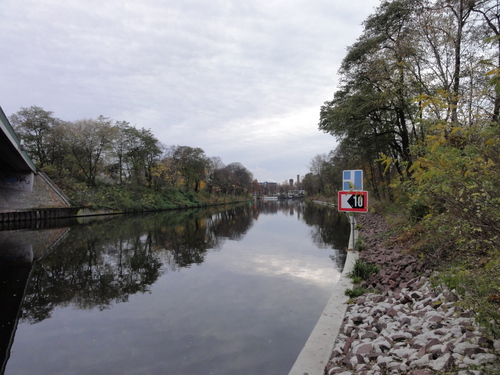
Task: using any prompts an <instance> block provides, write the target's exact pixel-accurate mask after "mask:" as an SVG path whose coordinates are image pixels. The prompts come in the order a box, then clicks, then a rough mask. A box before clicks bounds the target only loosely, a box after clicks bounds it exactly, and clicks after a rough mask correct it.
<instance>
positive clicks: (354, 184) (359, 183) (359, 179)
mask: <svg viewBox="0 0 500 375" xmlns="http://www.w3.org/2000/svg"><path fill="white" fill-rule="evenodd" d="M342 190H344V191H349V190H353V191H358V190H363V171H362V170H361V169H354V170H350V171H344V173H343V174H342Z"/></svg>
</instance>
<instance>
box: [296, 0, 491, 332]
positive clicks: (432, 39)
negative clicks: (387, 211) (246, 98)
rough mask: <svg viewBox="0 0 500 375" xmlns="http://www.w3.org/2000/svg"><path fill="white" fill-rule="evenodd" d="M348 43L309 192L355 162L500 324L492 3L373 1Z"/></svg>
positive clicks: (424, 252) (424, 248)
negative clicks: (333, 142)
mask: <svg viewBox="0 0 500 375" xmlns="http://www.w3.org/2000/svg"><path fill="white" fill-rule="evenodd" d="M363 25H364V30H363V32H362V34H361V35H360V36H359V38H358V39H357V41H356V42H355V43H354V44H353V45H351V46H350V47H349V48H348V49H347V54H346V56H345V57H344V59H343V61H342V64H341V67H340V70H339V76H340V86H339V88H338V89H337V91H335V93H334V95H333V99H331V100H329V101H327V102H325V104H324V105H323V106H322V107H321V111H320V122H319V129H320V130H322V131H324V132H326V133H329V134H331V135H333V136H335V137H336V139H337V141H338V147H337V148H336V149H335V150H333V151H332V152H331V153H330V154H329V155H318V156H317V157H316V158H315V159H314V160H313V161H312V162H311V173H309V174H308V175H306V176H305V178H304V180H303V183H304V188H305V189H307V190H308V192H309V193H316V194H326V195H328V194H331V195H333V194H334V193H335V191H336V190H337V189H338V188H339V187H340V186H341V183H340V179H341V176H342V174H341V171H342V170H345V169H363V170H364V171H365V177H366V181H365V184H366V185H367V186H366V187H367V188H368V189H369V190H370V191H371V195H372V197H375V198H377V199H378V200H380V201H383V202H384V206H385V207H387V206H388V205H387V202H388V201H390V202H392V203H393V206H392V207H394V205H395V206H396V209H395V210H394V212H392V215H391V216H392V217H393V218H395V217H396V216H398V217H399V221H398V223H399V224H400V227H401V228H402V229H404V233H405V234H404V235H402V236H401V240H405V241H407V243H408V246H407V248H408V249H409V250H412V251H414V252H415V253H416V254H419V255H421V256H422V257H423V258H425V259H427V260H428V261H435V262H436V263H440V264H441V265H446V266H447V267H448V268H447V271H446V272H443V273H442V274H441V275H442V277H443V278H444V279H446V280H447V282H448V284H449V285H450V286H451V287H452V288H453V289H455V290H458V291H460V292H461V294H462V296H463V298H464V300H463V303H464V304H465V305H468V306H473V307H474V310H475V311H476V313H477V315H478V318H479V319H481V320H482V321H483V322H485V323H486V325H488V326H489V327H490V328H491V329H492V331H494V332H496V334H497V335H499V333H500V326H499V324H500V249H499V246H498V243H499V240H500V237H499V236H500V165H499V163H500V124H499V116H500V2H499V1H498V0H394V1H383V2H382V3H381V5H380V6H379V7H378V8H377V9H376V11H375V12H374V13H373V14H372V15H370V16H369V17H368V18H367V19H366V20H365V22H364V24H363Z"/></svg>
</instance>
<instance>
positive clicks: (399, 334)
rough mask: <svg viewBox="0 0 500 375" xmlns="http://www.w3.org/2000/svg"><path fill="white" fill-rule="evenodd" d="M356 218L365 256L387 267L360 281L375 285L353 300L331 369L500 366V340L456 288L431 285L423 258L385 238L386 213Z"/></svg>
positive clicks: (366, 373) (419, 371) (485, 370)
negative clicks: (382, 216)
mask: <svg viewBox="0 0 500 375" xmlns="http://www.w3.org/2000/svg"><path fill="white" fill-rule="evenodd" d="M358 222H361V224H362V229H361V235H363V237H364V238H365V239H366V245H367V250H364V251H361V252H360V254H359V256H360V258H361V260H362V261H363V262H365V263H371V264H377V265H379V267H380V269H381V271H380V272H378V273H377V274H375V275H372V276H371V277H370V278H369V279H368V280H366V281H365V282H363V284H361V286H362V287H364V288H366V289H369V290H375V291H376V293H368V294H365V295H363V296H361V297H359V298H358V299H357V300H356V301H355V303H353V304H351V305H350V306H349V307H348V309H347V312H346V314H345V317H344V321H343V324H342V327H341V329H340V332H339V335H338V337H337V340H336V341H335V343H334V348H333V352H332V356H331V359H330V361H329V363H328V364H327V366H326V368H325V374H328V375H337V374H342V375H349V374H356V375H380V374H411V375H432V374H459V375H471V374H473V375H479V374H500V358H499V355H498V354H499V353H500V341H493V340H491V339H489V338H488V337H487V335H486V334H485V333H484V332H483V330H482V329H481V328H480V327H479V326H478V325H476V324H475V321H474V316H473V313H472V312H470V311H464V310H462V309H460V308H459V307H458V306H459V304H457V297H456V295H455V294H454V293H452V292H450V291H448V290H446V289H445V288H444V287H442V286H440V287H439V288H436V287H433V286H432V285H431V283H430V281H429V280H430V276H431V271H430V270H429V269H427V268H426V266H425V265H424V264H423V263H422V262H421V261H420V260H418V259H416V258H415V257H413V256H411V255H409V254H406V253H405V252H404V251H403V250H402V249H400V248H398V246H397V244H391V242H390V241H381V240H380V236H379V234H380V233H384V232H386V230H387V227H386V223H385V222H384V221H383V220H380V218H377V217H376V216H374V214H367V215H363V216H361V215H360V220H359V221H358Z"/></svg>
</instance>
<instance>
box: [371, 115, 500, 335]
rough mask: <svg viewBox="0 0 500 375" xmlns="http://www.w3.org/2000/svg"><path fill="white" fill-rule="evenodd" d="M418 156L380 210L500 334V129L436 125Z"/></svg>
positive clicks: (483, 321) (414, 251)
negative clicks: (387, 202) (390, 198)
mask: <svg viewBox="0 0 500 375" xmlns="http://www.w3.org/2000/svg"><path fill="white" fill-rule="evenodd" d="M413 154H414V155H419V156H418V157H417V158H416V159H415V161H414V162H413V165H412V166H411V167H410V168H409V172H410V175H409V176H408V178H406V179H405V180H404V181H399V182H398V183H396V184H394V185H393V186H392V188H393V192H394V196H395V198H396V199H395V201H394V202H392V203H391V204H384V205H379V206H378V207H379V208H380V209H381V210H383V211H384V213H385V215H386V217H387V218H388V220H392V221H393V222H397V223H398V232H397V233H396V234H397V235H398V237H399V240H400V241H402V242H403V243H404V245H405V248H406V249H407V250H408V251H409V252H411V253H412V254H413V255H416V256H419V257H420V258H422V259H424V260H426V262H427V263H428V264H429V265H430V266H431V267H432V268H433V269H436V270H437V271H438V274H439V277H438V279H439V281H440V282H442V283H444V284H446V285H447V286H448V287H449V288H450V289H452V290H454V291H455V292H456V293H457V295H459V296H460V301H459V302H458V303H459V304H461V305H462V306H463V307H465V308H469V309H471V310H473V311H474V313H475V314H476V318H477V320H478V321H479V322H480V323H481V324H483V325H484V326H486V327H487V328H489V330H490V332H491V333H492V334H493V335H494V336H496V337H500V247H499V240H500V128H499V127H498V126H497V125H489V124H483V125H477V126H471V127H469V128H466V129H464V128H463V127H456V128H450V127H448V128H447V129H446V131H443V129H438V128H436V130H435V131H434V132H433V133H432V132H431V135H429V136H428V137H427V140H426V143H425V144H420V145H418V146H416V147H414V149H413ZM393 230H394V229H393Z"/></svg>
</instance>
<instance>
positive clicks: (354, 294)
mask: <svg viewBox="0 0 500 375" xmlns="http://www.w3.org/2000/svg"><path fill="white" fill-rule="evenodd" d="M367 292H368V289H365V288H361V287H356V288H354V289H347V290H346V291H345V295H346V296H347V297H349V298H358V297H359V296H362V295H363V294H365V293H367Z"/></svg>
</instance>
